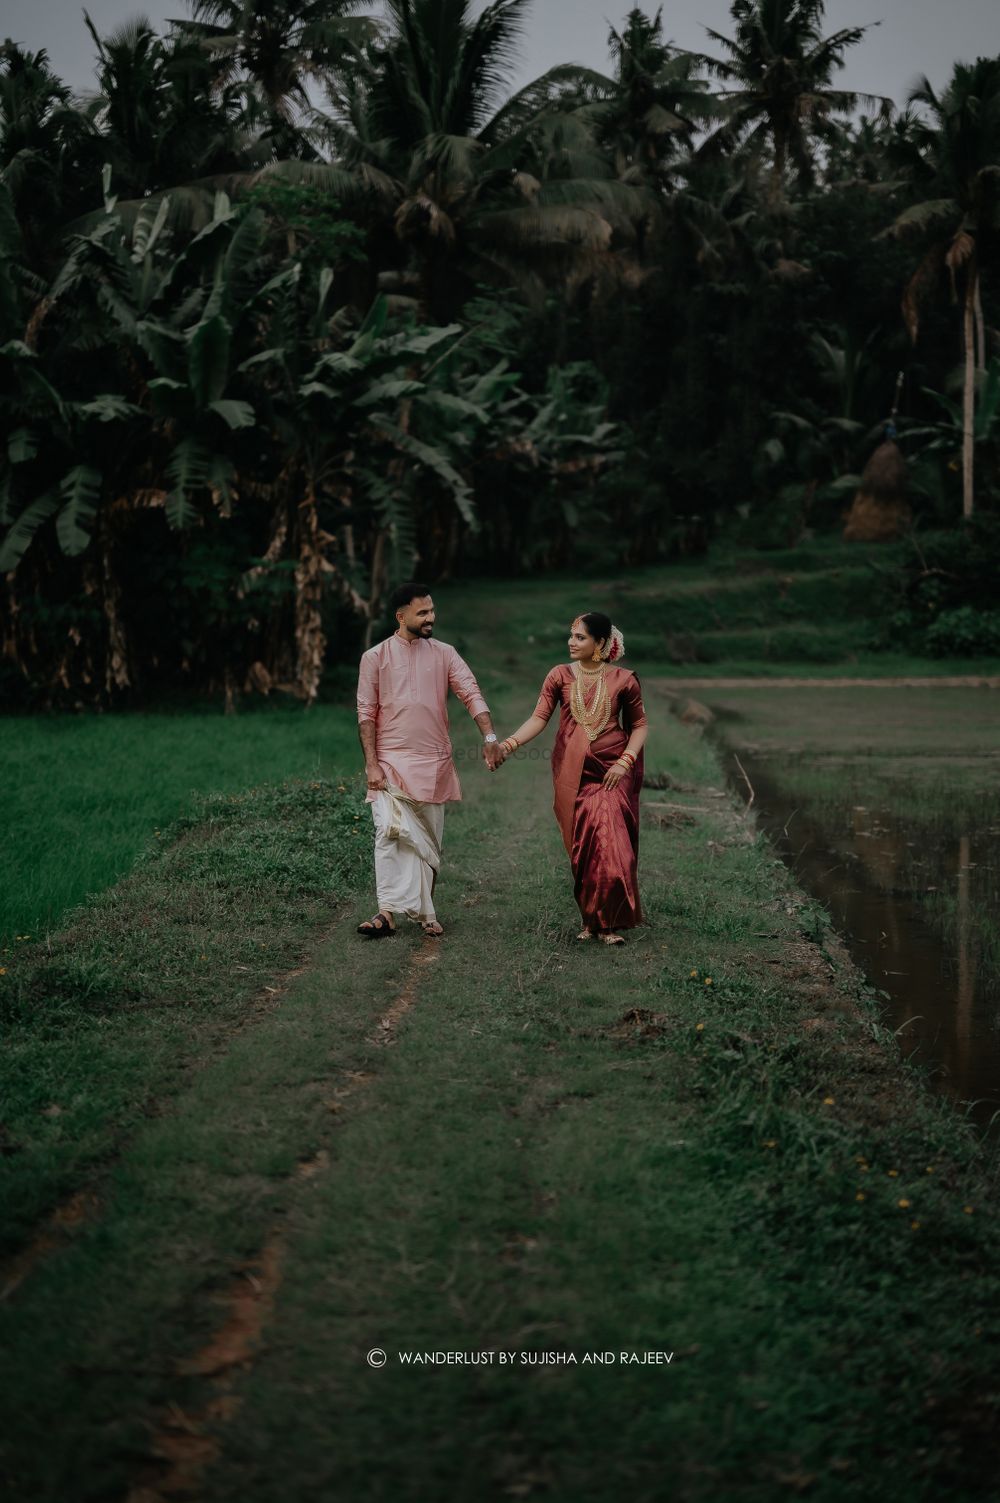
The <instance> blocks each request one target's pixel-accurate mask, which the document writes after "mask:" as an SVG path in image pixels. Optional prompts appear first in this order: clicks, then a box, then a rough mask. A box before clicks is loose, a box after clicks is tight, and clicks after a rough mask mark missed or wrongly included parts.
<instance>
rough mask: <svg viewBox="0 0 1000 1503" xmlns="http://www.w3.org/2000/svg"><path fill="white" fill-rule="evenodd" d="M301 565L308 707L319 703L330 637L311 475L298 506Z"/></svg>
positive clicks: (301, 656) (298, 578) (302, 691)
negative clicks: (323, 604) (326, 627)
mask: <svg viewBox="0 0 1000 1503" xmlns="http://www.w3.org/2000/svg"><path fill="white" fill-rule="evenodd" d="M297 512H298V517H297V522H296V532H297V533H298V539H297V541H298V554H299V557H298V563H297V566H296V569H295V648H296V664H295V679H296V683H297V685H298V693H299V695H300V697H301V698H302V699H304V700H305V702H306V704H307V705H311V704H313V703H314V702H315V699H316V696H317V694H318V693H319V685H320V679H321V678H322V676H323V663H324V658H325V656H326V636H325V633H324V631H323V616H322V611H321V601H322V597H323V573H324V568H323V566H324V558H323V539H322V537H321V535H320V528H319V516H318V513H317V507H316V493H315V490H314V489H313V481H312V477H311V476H310V477H309V479H308V481H307V485H306V497H305V500H304V501H300V502H299V505H298V507H297Z"/></svg>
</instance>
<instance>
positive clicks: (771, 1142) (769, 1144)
mask: <svg viewBox="0 0 1000 1503" xmlns="http://www.w3.org/2000/svg"><path fill="white" fill-rule="evenodd" d="M777 1146H778V1140H777V1138H765V1139H764V1147H765V1148H776V1147H777Z"/></svg>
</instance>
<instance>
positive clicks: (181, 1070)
mask: <svg viewBox="0 0 1000 1503" xmlns="http://www.w3.org/2000/svg"><path fill="white" fill-rule="evenodd" d="M341 922H342V919H341V916H340V915H339V914H338V916H337V917H336V919H333V920H330V921H329V922H328V923H327V924H325V925H324V926H323V928H322V929H320V930H319V931H318V933H317V934H315V935H314V936H313V937H312V939H311V940H310V942H309V946H310V948H309V955H308V958H306V959H304V960H303V961H302V962H301V963H300V964H299V965H296V966H293V967H292V968H291V969H290V970H287V971H282V972H281V973H280V975H279V976H277V977H273V978H272V980H274V981H276V982H277V985H272V984H271V983H270V982H262V983H261V984H260V985H259V986H258V987H257V988H256V989H255V991H254V992H252V993H251V996H250V1000H249V1003H248V1006H247V1009H246V1011H245V1012H244V1013H243V1014H242V1016H241V1017H240V1018H238V1019H237V1020H236V1021H235V1022H233V1023H231V1024H230V1025H229V1026H228V1027H227V1028H226V1029H225V1031H224V1033H222V1034H221V1035H219V1034H217V1035H216V1036H215V1037H214V1038H213V1039H211V1041H210V1042H206V1041H205V1040H204V1039H200V1038H199V1039H196V1040H194V1041H192V1044H191V1047H190V1053H189V1054H188V1056H187V1058H185V1059H183V1060H182V1061H181V1062H180V1064H179V1065H178V1066H177V1069H176V1072H175V1074H174V1076H173V1077H172V1082H173V1084H174V1086H175V1090H173V1091H172V1092H171V1093H170V1094H169V1095H168V1096H164V1095H162V1094H161V1095H154V1096H150V1097H149V1098H148V1099H147V1100H146V1101H145V1102H144V1103H143V1105H142V1108H141V1112H142V1117H141V1120H140V1121H138V1122H137V1123H136V1125H135V1127H134V1129H133V1131H132V1132H130V1133H123V1134H122V1135H120V1136H119V1137H118V1138H117V1139H116V1140H115V1141H114V1143H113V1144H112V1147H111V1150H110V1152H108V1153H107V1154H106V1155H105V1156H104V1157H103V1158H102V1159H101V1160H100V1161H99V1163H98V1164H97V1165H96V1166H95V1169H94V1172H93V1174H92V1177H91V1182H90V1183H89V1184H88V1185H86V1186H85V1187H83V1188H80V1189H76V1190H71V1191H70V1192H69V1194H67V1195H66V1196H64V1197H63V1199H62V1200H60V1201H59V1202H58V1203H57V1204H56V1205H55V1206H54V1207H53V1208H52V1210H50V1211H48V1212H47V1213H46V1214H45V1216H44V1218H43V1219H42V1221H41V1224H40V1225H39V1227H38V1229H37V1231H36V1232H35V1233H34V1235H33V1236H32V1237H31V1238H30V1240H29V1241H28V1242H26V1244H25V1245H24V1247H23V1248H21V1249H19V1250H18V1251H17V1252H16V1253H13V1254H12V1255H11V1256H10V1257H8V1258H6V1259H4V1260H3V1261H2V1262H0V1303H2V1302H3V1301H4V1300H6V1299H9V1298H10V1296H11V1295H13V1294H14V1293H15V1291H16V1290H17V1289H19V1288H20V1287H21V1285H22V1284H23V1283H24V1282H25V1280H26V1279H27V1278H29V1277H30V1275H31V1274H32V1273H33V1272H34V1270H35V1268H37V1267H38V1265H39V1264H40V1263H41V1261H42V1259H43V1258H45V1257H46V1256H47V1255H49V1254H50V1253H54V1252H57V1251H58V1250H59V1249H61V1248H63V1247H65V1246H66V1244H67V1242H68V1241H69V1240H70V1239H71V1238H72V1237H73V1236H74V1235H75V1234H76V1233H77V1232H78V1231H79V1229H80V1227H82V1226H84V1225H91V1224H92V1223H93V1222H95V1221H96V1220H97V1219H98V1217H99V1216H100V1215H101V1213H102V1211H103V1210H104V1208H105V1205H106V1199H105V1196H104V1194H103V1193H102V1189H101V1187H102V1186H104V1185H106V1183H107V1179H108V1176H109V1175H110V1173H111V1171H112V1170H113V1169H114V1167H115V1165H116V1164H118V1163H119V1162H120V1161H121V1159H122V1157H123V1155H124V1154H125V1153H127V1152H128V1150H129V1148H130V1146H131V1145H132V1143H133V1141H134V1139H135V1135H136V1134H137V1133H138V1132H140V1131H141V1130H142V1127H143V1125H144V1124H145V1122H146V1121H148V1120H149V1119H150V1118H154V1117H166V1116H169V1115H170V1113H171V1111H172V1110H174V1109H175V1108H176V1104H177V1101H178V1100H179V1098H180V1095H181V1093H182V1091H183V1088H184V1087H185V1086H186V1085H187V1083H188V1082H189V1081H191V1080H192V1079H194V1077H195V1076H196V1075H199V1074H200V1073H201V1071H202V1070H204V1069H205V1068H206V1066H208V1065H211V1064H214V1063H215V1062H216V1061H217V1060H218V1059H220V1058H221V1057H222V1055H223V1054H225V1052H226V1050H227V1049H228V1048H229V1046H230V1044H231V1043H232V1042H233V1040H234V1039H236V1038H238V1037H239V1035H240V1034H241V1033H242V1032H243V1031H244V1030H245V1029H246V1028H248V1027H250V1026H251V1025H252V1024H254V1023H258V1022H261V1021H262V1020H263V1019H264V1018H266V1017H269V1016H270V1015H271V1013H273V1012H274V1011H275V1010H276V1009H277V1008H278V1007H279V1006H280V1005H281V1000H282V998H283V997H284V996H285V994H286V993H287V991H288V988H289V986H290V985H291V983H292V982H293V981H294V980H295V978H296V977H297V976H302V975H304V974H305V972H306V971H307V970H308V969H309V968H310V966H311V965H312V955H313V953H314V952H315V951H316V950H317V949H321V948H322V947H323V946H324V945H326V944H329V943H330V942H331V940H332V939H333V936H334V935H335V933H336V932H337V929H338V927H339V925H340V923H341Z"/></svg>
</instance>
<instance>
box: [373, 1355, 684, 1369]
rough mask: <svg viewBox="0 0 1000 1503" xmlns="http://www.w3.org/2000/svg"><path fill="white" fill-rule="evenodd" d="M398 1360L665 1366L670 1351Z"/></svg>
mask: <svg viewBox="0 0 1000 1503" xmlns="http://www.w3.org/2000/svg"><path fill="white" fill-rule="evenodd" d="M397 1355H398V1357H399V1360H400V1362H403V1363H405V1364H407V1365H408V1366H410V1367H451V1366H460V1367H461V1366H466V1365H468V1366H474V1367H490V1366H495V1367H543V1366H546V1365H549V1364H551V1365H560V1364H561V1365H565V1366H568V1367H573V1366H580V1367H585V1366H588V1365H593V1366H595V1367H614V1366H615V1365H616V1364H617V1365H619V1366H629V1367H631V1366H632V1365H633V1364H635V1365H637V1366H639V1367H660V1366H668V1365H669V1363H670V1361H671V1359H672V1357H673V1355H674V1354H673V1352H582V1353H581V1354H580V1356H577V1354H576V1352H493V1351H489V1352H399V1353H398V1354H397Z"/></svg>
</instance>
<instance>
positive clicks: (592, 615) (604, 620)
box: [578, 611, 611, 642]
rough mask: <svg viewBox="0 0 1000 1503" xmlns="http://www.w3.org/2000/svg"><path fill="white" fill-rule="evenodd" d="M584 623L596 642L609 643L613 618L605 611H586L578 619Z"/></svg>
mask: <svg viewBox="0 0 1000 1503" xmlns="http://www.w3.org/2000/svg"><path fill="white" fill-rule="evenodd" d="M578 619H579V620H580V621H582V622H583V624H584V626H585V627H586V628H587V630H588V631H589V633H590V635H591V636H592V637H593V639H594V641H595V642H607V641H608V640H609V638H610V636H611V617H610V616H606V615H605V614H604V612H603V611H584V613H583V615H582V616H580V617H579V618H578Z"/></svg>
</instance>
